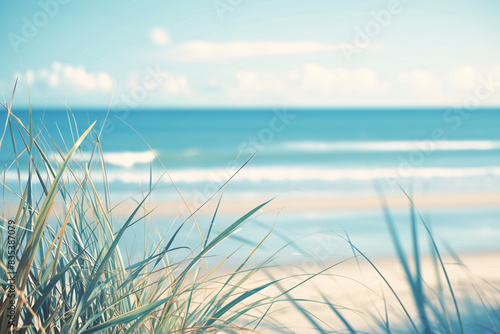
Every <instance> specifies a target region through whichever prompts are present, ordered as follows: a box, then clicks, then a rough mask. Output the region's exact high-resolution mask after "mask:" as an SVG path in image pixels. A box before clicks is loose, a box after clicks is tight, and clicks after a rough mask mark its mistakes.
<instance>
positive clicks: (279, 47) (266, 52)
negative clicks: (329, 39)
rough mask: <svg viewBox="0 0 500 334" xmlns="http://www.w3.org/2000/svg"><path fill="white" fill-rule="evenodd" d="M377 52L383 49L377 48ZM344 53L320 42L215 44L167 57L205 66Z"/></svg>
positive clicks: (192, 45)
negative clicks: (251, 60)
mask: <svg viewBox="0 0 500 334" xmlns="http://www.w3.org/2000/svg"><path fill="white" fill-rule="evenodd" d="M373 47H374V48H378V47H380V46H378V45H374V46H373ZM337 50H340V46H339V45H336V44H324V43H320V42H312V41H304V42H281V41H274V42H272V41H260V42H248V41H245V42H227V43H213V42H204V41H194V42H187V43H184V44H180V45H179V46H176V47H174V48H172V49H171V50H170V51H168V52H167V53H165V57H166V59H168V60H174V61H186V62H203V61H225V60H230V59H242V58H256V57H267V56H279V55H296V54H306V53H318V52H327V51H337Z"/></svg>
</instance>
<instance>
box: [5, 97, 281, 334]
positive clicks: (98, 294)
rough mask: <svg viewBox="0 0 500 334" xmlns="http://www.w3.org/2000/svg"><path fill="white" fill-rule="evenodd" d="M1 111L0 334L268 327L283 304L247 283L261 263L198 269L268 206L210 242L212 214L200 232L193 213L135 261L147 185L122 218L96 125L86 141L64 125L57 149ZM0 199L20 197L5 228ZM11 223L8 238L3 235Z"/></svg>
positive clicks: (48, 137)
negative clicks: (11, 177) (191, 234)
mask: <svg viewBox="0 0 500 334" xmlns="http://www.w3.org/2000/svg"><path fill="white" fill-rule="evenodd" d="M4 108H5V110H6V112H7V121H6V124H5V128H4V130H5V131H4V133H3V134H4V136H5V135H7V136H9V137H10V141H11V144H12V146H11V147H5V144H4V145H3V146H2V143H1V142H0V148H1V149H5V150H10V152H11V158H10V159H9V161H7V162H6V163H5V166H4V168H3V171H2V175H3V180H2V184H3V198H4V207H3V212H2V217H1V219H2V226H0V227H1V228H0V242H1V243H2V246H1V247H0V267H1V268H0V288H1V290H0V291H1V297H0V333H8V332H9V331H11V332H15V333H21V334H24V333H64V334H67V333H68V334H69V333H75V334H90V333H124V334H128V333H212V332H223V333H229V332H238V333H241V332H253V331H255V330H258V328H259V326H261V325H262V324H263V323H264V317H265V315H266V310H268V309H269V308H270V307H271V306H272V305H273V303H274V302H275V301H276V300H277V299H278V298H279V295H278V296H275V297H273V298H271V297H269V296H267V295H265V294H263V292H264V290H265V289H266V288H268V287H270V286H272V285H274V284H276V283H277V282H278V280H275V281H266V282H261V283H258V284H252V285H247V282H248V281H249V280H250V278H251V277H252V276H253V275H254V274H255V273H256V272H257V271H259V270H261V269H263V268H265V267H266V266H267V264H268V263H269V262H268V261H263V262H262V265H260V266H257V267H251V268H248V266H247V261H248V259H247V261H245V262H243V263H242V264H241V265H240V266H239V267H237V268H235V269H233V270H231V271H229V272H227V271H226V272H222V273H220V272H219V271H218V269H219V267H220V266H221V265H222V264H223V263H224V261H225V260H223V261H221V263H220V264H219V265H217V266H214V267H212V268H210V267H206V266H205V267H204V264H205V265H206V263H205V262H204V261H205V259H206V257H207V256H208V254H209V253H210V252H211V251H212V250H213V249H214V247H216V246H217V245H218V244H220V243H221V242H224V240H225V239H226V238H227V237H228V236H230V235H231V234H232V233H233V232H234V231H235V230H236V229H238V228H239V227H240V226H241V225H242V224H243V223H245V222H246V221H247V220H248V219H249V218H250V217H251V216H252V215H253V214H255V213H256V212H257V211H258V210H259V209H260V208H262V207H263V206H264V205H266V203H267V202H266V203H263V204H262V205H260V206H258V207H256V208H254V209H253V210H251V211H249V212H247V213H246V214H243V215H242V216H241V218H239V219H238V220H236V221H234V222H233V223H232V224H230V225H229V226H228V227H227V228H225V229H224V230H223V231H222V232H220V233H218V234H214V232H212V225H213V224H214V221H215V219H216V212H214V216H213V219H212V222H211V223H210V224H209V225H208V226H207V225H206V224H205V226H199V225H198V224H197V222H196V220H195V218H194V215H193V214H191V215H190V217H188V219H186V220H185V221H184V222H182V223H180V224H179V225H178V226H176V228H175V229H174V230H173V232H170V233H167V234H166V235H163V236H160V242H153V241H151V242H150V243H147V245H145V248H144V252H143V256H142V257H141V259H139V260H138V261H134V262H131V261H130V259H129V255H128V253H127V249H126V248H125V249H124V248H123V240H124V235H125V234H126V233H127V231H129V229H130V227H131V226H132V225H135V224H140V223H142V222H143V221H144V220H145V219H147V218H148V216H149V215H150V213H151V212H150V211H147V209H146V207H145V203H146V201H147V199H148V197H149V196H150V194H151V192H152V191H154V187H155V182H154V181H153V179H151V182H150V184H149V189H147V191H146V192H145V194H144V196H143V198H142V199H141V200H139V201H137V203H136V204H135V208H134V209H132V210H131V211H130V213H129V216H128V218H126V219H118V218H117V217H116V216H115V215H114V214H113V207H112V206H111V205H112V204H111V199H110V192H109V188H108V183H107V180H106V166H105V163H104V159H103V153H102V150H101V144H100V139H99V138H100V137H99V135H100V131H101V130H100V129H97V128H96V126H95V123H94V124H92V125H91V126H90V127H88V128H86V129H85V130H84V131H80V130H79V129H78V126H77V125H76V123H73V124H71V123H70V124H69V126H71V127H72V128H71V132H72V134H73V136H74V137H73V138H69V140H68V138H62V140H61V138H58V139H56V138H54V136H53V134H50V133H47V131H46V130H44V127H43V126H41V125H38V126H37V125H36V124H34V122H33V116H32V111H31V107H30V108H29V124H23V122H22V121H21V119H20V118H19V117H17V116H16V115H15V114H14V113H13V111H12V102H11V103H10V105H5V106H4ZM68 114H69V115H71V110H70V109H69V108H68ZM25 116H26V115H25ZM4 136H2V139H1V140H2V141H3V139H4ZM58 142H59V144H58ZM61 142H62V144H61ZM83 142H86V143H87V144H89V143H90V147H91V148H92V149H91V152H90V154H84V152H82V150H81V145H82V143H83ZM87 146H88V145H87ZM87 153H88V152H87ZM160 163H161V162H160ZM162 166H163V165H162ZM9 171H14V172H15V173H16V174H17V180H15V181H14V182H12V181H11V182H7V181H6V179H5V175H6V173H7V172H9ZM165 173H167V171H166V169H165ZM96 175H98V177H99V178H100V180H99V181H100V182H95V177H96ZM172 182H173V181H172ZM6 193H10V195H11V196H14V197H15V198H16V200H15V203H17V204H15V207H16V208H15V215H14V216H13V217H6V211H5V199H6V197H5V194H6ZM56 202H57V203H56ZM11 211H12V210H11ZM191 213H194V212H192V211H191ZM10 214H12V212H10ZM9 220H11V221H12V222H14V223H15V234H9V224H10V225H12V222H10V223H9ZM186 225H188V227H187V228H190V227H189V225H191V227H193V226H195V228H194V230H195V231H198V233H199V235H200V244H199V245H197V246H196V247H193V246H192V245H186V244H184V243H183V241H182V240H179V237H178V235H179V231H180V230H181V229H182V228H183V227H185V226H186ZM264 239H265V238H264ZM11 240H15V241H14V242H12V241H11ZM261 243H262V241H261V242H260V243H258V244H259V245H260V244H261ZM8 246H12V247H8ZM257 247H259V246H257ZM257 247H256V248H257ZM183 250H184V251H187V252H185V253H184V254H186V253H187V254H188V255H182V254H181V251H183ZM254 251H255V249H254ZM253 253H254V252H251V253H250V254H249V255H248V258H250V257H251V256H252V254H253ZM9 261H11V262H9ZM12 263H15V264H14V265H13V266H12V267H11V264H12ZM10 278H13V281H12V280H9V279H10ZM11 283H12V284H11ZM10 292H12V293H10ZM260 309H262V311H259V310H260ZM277 326H281V325H280V324H277Z"/></svg>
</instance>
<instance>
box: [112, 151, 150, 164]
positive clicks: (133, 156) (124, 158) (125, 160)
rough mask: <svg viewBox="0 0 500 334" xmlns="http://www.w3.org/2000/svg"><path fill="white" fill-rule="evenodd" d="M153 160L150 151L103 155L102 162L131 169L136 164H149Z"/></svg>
mask: <svg viewBox="0 0 500 334" xmlns="http://www.w3.org/2000/svg"><path fill="white" fill-rule="evenodd" d="M154 159H155V155H154V154H153V152H151V151H145V152H115V153H111V152H109V153H104V161H105V162H106V163H110V164H113V165H117V166H122V167H132V166H133V165H135V164H138V163H142V164H144V163H150V162H151V161H153V160H154Z"/></svg>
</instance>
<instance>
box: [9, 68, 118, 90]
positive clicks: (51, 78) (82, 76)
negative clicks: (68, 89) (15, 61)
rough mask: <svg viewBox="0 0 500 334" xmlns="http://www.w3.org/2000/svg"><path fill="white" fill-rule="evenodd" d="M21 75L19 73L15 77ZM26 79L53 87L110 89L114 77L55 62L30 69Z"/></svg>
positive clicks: (29, 81)
mask: <svg viewBox="0 0 500 334" xmlns="http://www.w3.org/2000/svg"><path fill="white" fill-rule="evenodd" d="M19 76H21V75H20V74H19V73H17V74H15V76H14V77H19ZM26 79H27V80H28V83H29V84H30V85H32V84H36V83H37V82H42V83H45V84H47V85H49V86H51V87H58V86H60V85H63V84H64V85H70V86H74V87H75V88H78V89H82V90H86V91H87V90H88V91H91V90H100V91H110V90H111V89H112V88H113V79H112V78H111V76H110V75H109V74H108V73H107V72H104V71H102V72H98V73H92V72H88V71H87V70H85V68H84V67H83V66H73V65H70V64H61V63H58V62H54V63H53V64H52V67H50V68H42V69H40V70H36V71H35V70H28V71H27V72H26Z"/></svg>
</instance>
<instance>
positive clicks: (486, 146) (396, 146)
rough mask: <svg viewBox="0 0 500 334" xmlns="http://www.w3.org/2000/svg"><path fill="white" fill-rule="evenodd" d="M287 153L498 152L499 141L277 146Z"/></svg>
mask: <svg viewBox="0 0 500 334" xmlns="http://www.w3.org/2000/svg"><path fill="white" fill-rule="evenodd" d="M278 146H279V148H282V149H285V150H289V151H309V152H335V151H374V152H377V151H378V152H382V151H387V152H390V151H396V152H402V151H415V150H421V151H468V150H479V151H487V150H498V149H500V141H493V140H456V141H453V140H442V141H431V140H429V141H360V142H356V141H337V142H336V141H331V142H328V141H290V142H285V143H283V144H281V145H278Z"/></svg>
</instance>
